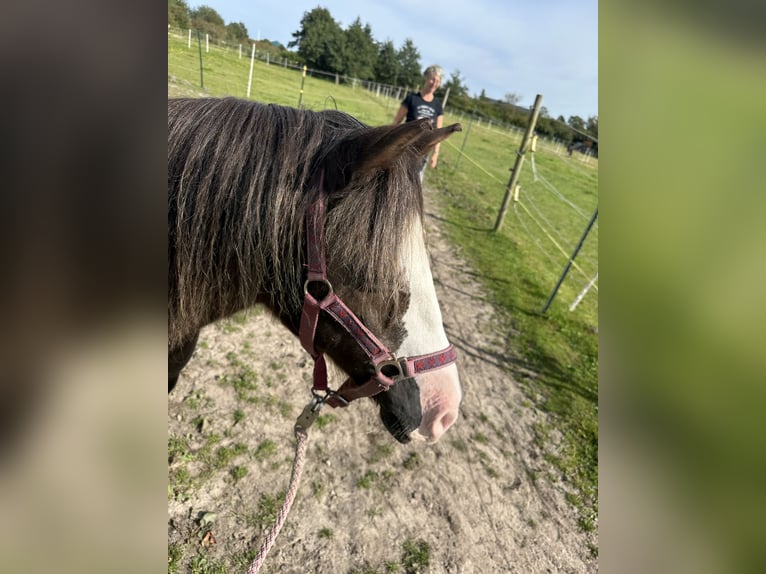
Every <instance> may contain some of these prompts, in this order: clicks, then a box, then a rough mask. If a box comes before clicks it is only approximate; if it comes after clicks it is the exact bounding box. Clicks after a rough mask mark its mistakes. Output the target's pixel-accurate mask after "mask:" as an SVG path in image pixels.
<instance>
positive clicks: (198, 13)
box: [189, 5, 226, 40]
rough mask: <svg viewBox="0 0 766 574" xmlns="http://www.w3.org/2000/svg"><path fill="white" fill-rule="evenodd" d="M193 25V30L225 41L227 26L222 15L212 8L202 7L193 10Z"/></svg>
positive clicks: (191, 13) (191, 14)
mask: <svg viewBox="0 0 766 574" xmlns="http://www.w3.org/2000/svg"><path fill="white" fill-rule="evenodd" d="M189 15H190V16H191V25H192V27H193V28H196V29H197V30H199V31H201V32H204V33H206V34H210V36H212V37H213V38H216V39H218V40H223V39H225V38H226V26H225V23H224V21H223V18H221V15H220V14H219V13H218V12H216V11H215V10H214V9H213V8H211V7H210V6H204V5H203V6H200V7H199V8H197V9H196V10H192V11H191V12H190V14H189Z"/></svg>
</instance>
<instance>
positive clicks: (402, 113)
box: [394, 104, 407, 126]
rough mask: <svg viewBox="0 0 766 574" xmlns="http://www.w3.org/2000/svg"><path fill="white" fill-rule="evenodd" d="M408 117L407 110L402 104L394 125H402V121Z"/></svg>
mask: <svg viewBox="0 0 766 574" xmlns="http://www.w3.org/2000/svg"><path fill="white" fill-rule="evenodd" d="M406 115H407V108H406V107H405V106H404V104H402V105H401V106H400V107H399V110H398V111H397V112H396V115H395V116H394V125H395V126H398V125H399V124H400V123H402V120H403V119H404V117H405V116H406Z"/></svg>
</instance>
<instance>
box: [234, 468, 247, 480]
mask: <svg viewBox="0 0 766 574" xmlns="http://www.w3.org/2000/svg"><path fill="white" fill-rule="evenodd" d="M230 472H231V476H232V477H233V478H234V480H235V481H237V480H241V479H243V478H245V477H246V476H247V469H246V468H245V467H244V466H235V467H234V468H232V469H231V471H230Z"/></svg>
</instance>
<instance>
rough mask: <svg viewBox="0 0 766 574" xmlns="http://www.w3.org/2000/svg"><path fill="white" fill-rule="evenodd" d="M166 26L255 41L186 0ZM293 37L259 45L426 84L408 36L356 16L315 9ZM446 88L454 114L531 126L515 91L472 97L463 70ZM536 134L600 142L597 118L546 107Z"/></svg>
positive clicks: (320, 66) (330, 67) (176, 0)
mask: <svg viewBox="0 0 766 574" xmlns="http://www.w3.org/2000/svg"><path fill="white" fill-rule="evenodd" d="M168 24H169V25H170V26H174V27H178V28H193V29H196V30H200V32H203V33H207V34H209V35H210V37H211V38H212V39H214V40H217V41H219V42H223V43H230V44H232V45H236V44H241V43H248V42H254V41H253V40H252V39H250V38H249V34H248V31H247V28H246V27H245V25H244V24H243V23H242V22H230V23H228V24H227V23H226V22H225V21H224V19H223V18H222V17H221V16H220V15H219V14H218V12H217V11H216V10H214V9H213V8H210V7H209V6H204V5H203V6H199V7H198V8H195V9H190V8H189V5H188V4H187V2H186V0H168ZM292 37H293V40H292V41H290V42H289V43H288V45H287V47H284V46H282V45H281V44H279V43H278V42H269V41H268V40H262V41H259V42H257V49H258V50H266V51H269V52H270V56H271V57H272V58H288V59H290V60H293V61H297V62H298V63H299V64H303V65H306V66H308V67H309V68H311V69H314V70H318V71H320V72H326V73H329V74H333V75H337V76H338V77H339V78H341V81H345V78H357V79H360V80H367V81H372V82H376V83H380V84H386V85H390V86H401V87H405V88H408V89H410V90H413V91H414V90H417V89H418V88H419V87H420V85H421V83H422V72H423V65H422V64H421V61H420V52H419V51H418V49H417V47H416V46H415V44H414V42H413V41H412V40H411V39H410V38H407V39H406V40H405V41H404V42H403V44H402V45H401V46H400V47H398V48H397V47H396V46H395V45H394V43H393V42H392V41H391V40H385V41H383V42H381V41H378V40H376V39H375V37H374V36H373V33H372V28H371V26H370V25H369V24H368V23H365V24H362V21H361V19H360V18H358V17H357V19H356V20H354V21H353V22H352V23H351V24H350V25H348V26H347V27H346V28H345V29H344V28H343V27H342V26H341V25H340V24H339V23H338V22H337V21H336V20H335V19H334V18H333V17H332V14H331V13H330V11H329V10H328V9H327V8H322V7H319V6H317V7H316V8H314V9H312V10H309V11H307V12H304V14H303V18H302V19H301V21H300V27H299V29H298V30H296V31H295V32H293V34H292ZM291 48H292V49H293V51H291V50H290V49H291ZM447 90H449V98H448V104H449V107H450V110H451V111H452V113H455V112H458V113H459V112H463V113H465V114H469V115H472V116H475V117H477V118H482V119H486V120H492V121H494V122H498V123H504V124H510V125H514V126H518V127H521V128H525V127H526V126H527V122H528V121H529V109H527V108H524V107H520V106H518V105H517V103H518V100H519V99H520V98H519V96H517V95H516V94H514V93H508V94H506V96H505V98H504V99H503V100H502V101H500V100H494V99H492V98H488V97H487V96H486V94H485V93H484V90H481V93H480V94H478V95H473V96H472V95H470V93H469V88H468V86H467V85H466V84H465V80H464V79H463V78H462V77H461V75H460V71H459V70H455V71H453V72H452V73H451V74H450V77H449V78H445V79H444V81H443V82H442V85H441V87H440V88H439V90H437V92H436V96H437V97H438V98H441V99H443V98H444V97H445V95H446V94H447ZM536 132H537V133H539V134H541V135H544V136H547V137H550V138H555V139H558V140H561V141H564V142H565V143H572V142H585V143H586V144H587V145H588V146H591V145H593V142H592V141H591V138H595V139H596V140H597V139H598V117H597V116H592V117H589V118H588V119H587V120H584V119H582V118H581V117H579V116H570V117H569V118H567V119H565V118H564V117H563V116H558V117H557V118H555V119H554V118H553V117H551V116H550V114H549V113H548V110H547V109H546V108H545V107H543V108H542V110H541V113H540V117H539V118H538V120H537V126H536ZM583 134H587V135H583ZM587 136H591V137H590V138H589V137H587Z"/></svg>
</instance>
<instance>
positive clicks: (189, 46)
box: [187, 28, 191, 50]
mask: <svg viewBox="0 0 766 574" xmlns="http://www.w3.org/2000/svg"><path fill="white" fill-rule="evenodd" d="M187 48H189V50H191V28H189V45H188V46H187Z"/></svg>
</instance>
